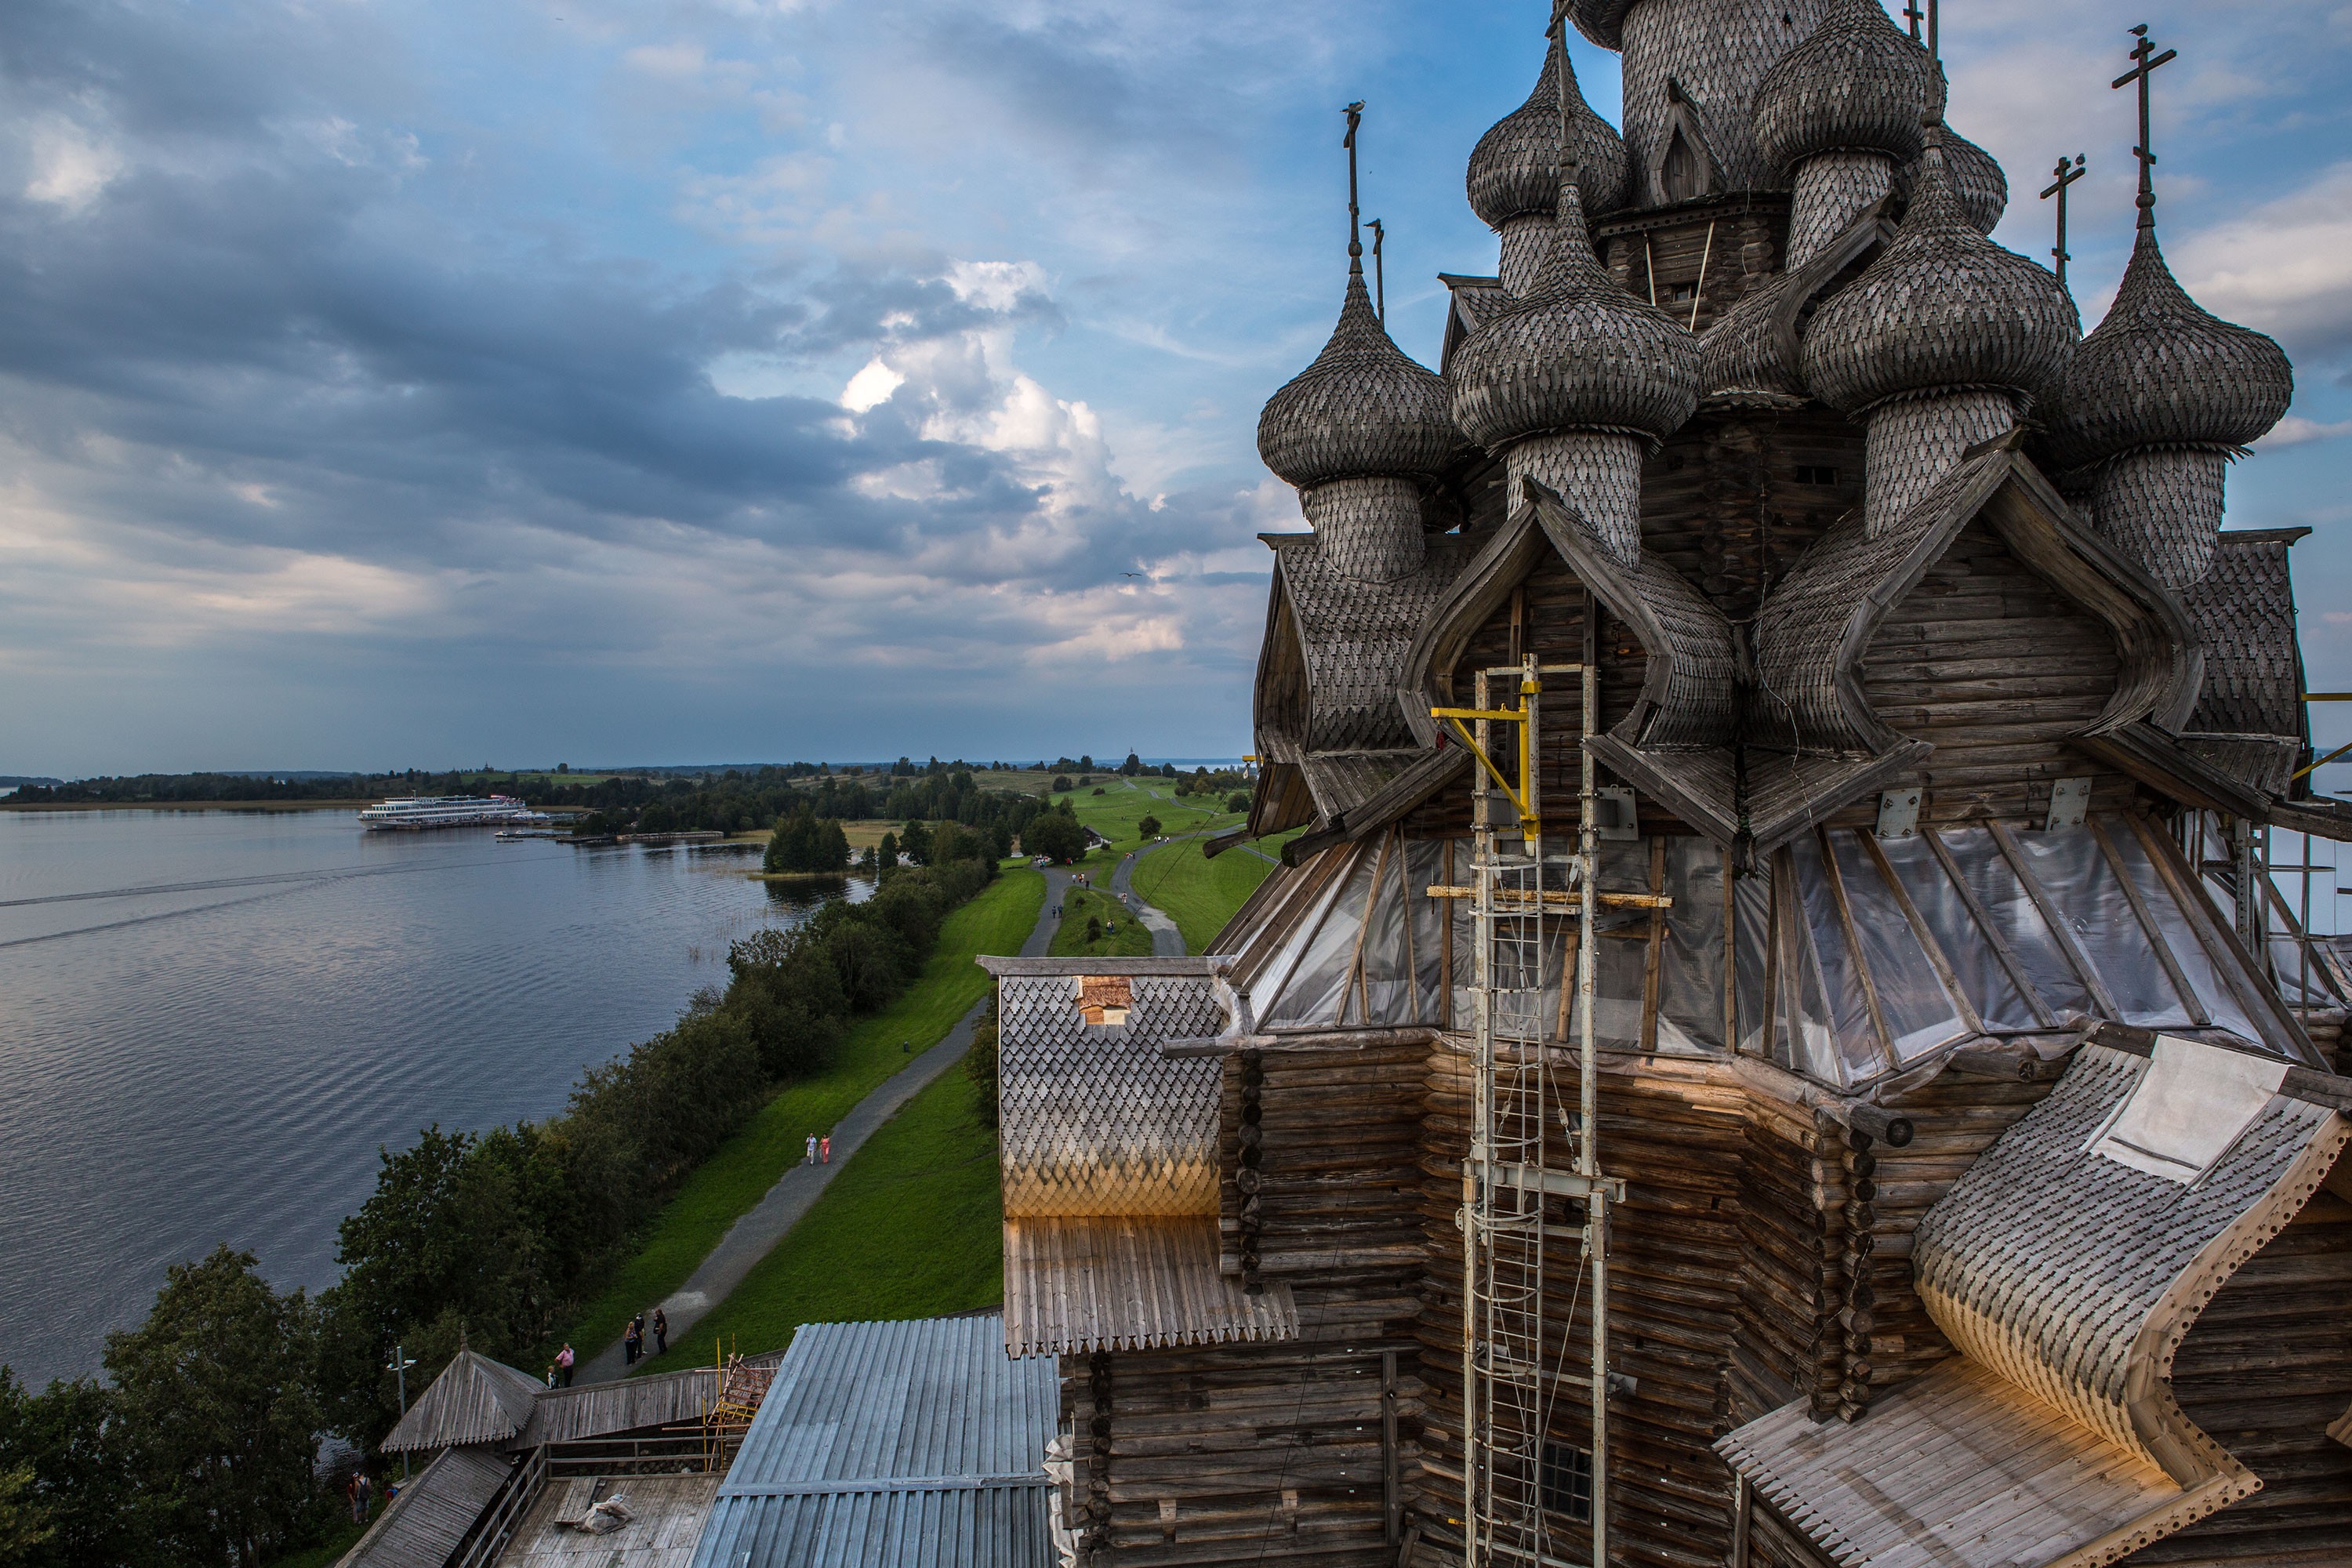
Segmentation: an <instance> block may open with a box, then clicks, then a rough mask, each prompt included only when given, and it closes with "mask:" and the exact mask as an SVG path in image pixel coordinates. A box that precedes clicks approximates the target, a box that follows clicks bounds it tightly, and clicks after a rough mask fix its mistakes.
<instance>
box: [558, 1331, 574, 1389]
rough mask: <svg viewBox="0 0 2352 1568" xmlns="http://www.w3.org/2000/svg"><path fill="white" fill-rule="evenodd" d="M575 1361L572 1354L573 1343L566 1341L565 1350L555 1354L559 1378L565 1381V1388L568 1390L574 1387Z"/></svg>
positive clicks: (564, 1343)
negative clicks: (573, 1367)
mask: <svg viewBox="0 0 2352 1568" xmlns="http://www.w3.org/2000/svg"><path fill="white" fill-rule="evenodd" d="M575 1359H576V1358H575V1357H574V1356H573V1355H572V1342H571V1341H570V1340H566V1341H564V1342H563V1348H562V1350H560V1351H557V1352H555V1372H556V1375H557V1376H559V1377H561V1378H562V1379H563V1386H564V1387H566V1388H569V1387H571V1386H572V1362H573V1361H574V1360H575Z"/></svg>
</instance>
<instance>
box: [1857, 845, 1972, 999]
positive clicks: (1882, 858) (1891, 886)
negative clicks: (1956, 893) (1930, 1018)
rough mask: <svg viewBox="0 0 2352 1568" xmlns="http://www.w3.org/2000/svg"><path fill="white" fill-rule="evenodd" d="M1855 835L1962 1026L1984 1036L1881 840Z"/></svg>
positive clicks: (1964, 992) (1950, 967)
mask: <svg viewBox="0 0 2352 1568" xmlns="http://www.w3.org/2000/svg"><path fill="white" fill-rule="evenodd" d="M1853 831H1854V833H1855V834H1856V835H1857V836H1859V837H1860V838H1861V839H1862V847H1863V848H1864V851H1866V852H1867V853H1868V854H1869V856H1870V863H1871V865H1872V866H1874V868H1877V871H1878V879H1879V880H1880V881H1882V882H1885V884H1886V888H1887V890H1888V891H1889V892H1891V893H1893V894H1894V895H1895V903H1896V904H1897V905H1899V906H1900V907H1901V908H1902V910H1903V918H1904V919H1905V920H1906V921H1910V922H1911V934H1912V935H1913V936H1915V937H1917V938H1918V939H1919V951H1920V952H1924V953H1926V954H1927V962H1928V963H1929V964H1931V965H1933V966H1934V968H1935V971H1936V978H1937V979H1938V980H1941V981H1942V982H1943V983H1944V989H1945V990H1947V991H1948V992H1950V993H1951V994H1952V1005H1954V1006H1956V1007H1958V1009H1959V1010H1960V1020H1961V1022H1963V1023H1965V1024H1967V1025H1968V1026H1969V1028H1970V1029H1971V1030H1973V1031H1974V1032H1976V1033H1977V1034H1979V1035H1981V1034H1983V1033H1984V1032H1985V1024H1984V1020H1983V1019H1982V1018H1980V1017H1979V1016H1977V1008H1976V1004H1975V1003H1973V1002H1971V1001H1969V994H1968V992H1967V991H1965V990H1963V989H1962V988H1961V986H1960V977H1959V974H1958V972H1957V971H1956V970H1954V969H1953V968H1952V961H1951V960H1950V959H1949V958H1948V957H1947V956H1945V953H1944V948H1943V944H1942V943H1941V942H1937V940H1936V933H1935V932H1934V931H1930V930H1929V929H1928V928H1927V921H1926V920H1924V919H1923V918H1921V916H1920V913H1919V907H1918V906H1917V905H1916V904H1915V903H1913V902H1912V901H1911V890H1910V889H1907V888H1906V887H1905V886H1904V885H1903V879H1902V878H1900V877H1898V876H1896V875H1895V866H1894V863H1893V862H1892V861H1890V860H1888V859H1887V858H1886V851H1885V850H1884V849H1881V848H1880V847H1878V836H1877V835H1876V834H1874V833H1873V832H1871V831H1870V829H1868V828H1866V827H1857V828H1855V829H1854V830H1853Z"/></svg>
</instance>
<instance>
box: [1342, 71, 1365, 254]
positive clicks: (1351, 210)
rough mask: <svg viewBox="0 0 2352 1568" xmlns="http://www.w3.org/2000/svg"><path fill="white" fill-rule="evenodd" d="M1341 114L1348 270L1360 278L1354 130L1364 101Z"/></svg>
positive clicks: (1359, 211) (1359, 210)
mask: <svg viewBox="0 0 2352 1568" xmlns="http://www.w3.org/2000/svg"><path fill="white" fill-rule="evenodd" d="M1342 112H1344V113H1345V114H1346V115H1347V116H1348V134H1347V135H1346V136H1345V137H1344V138H1342V139H1341V141H1340V142H1339V145H1340V146H1342V147H1345V148H1346V149H1347V150H1348V270H1349V272H1351V273H1353V274H1355V275H1356V276H1357V277H1359V278H1360V277H1362V276H1363V273H1364V237H1363V232H1362V229H1363V226H1362V223H1361V221H1360V216H1361V214H1362V211H1363V209H1362V208H1361V207H1360V206H1359V205H1357V202H1356V128H1357V127H1358V126H1360V125H1361V124H1363V122H1364V100H1362V99H1358V100H1356V101H1355V102H1353V103H1351V104H1349V105H1348V107H1347V109H1346V110H1343V111H1342Z"/></svg>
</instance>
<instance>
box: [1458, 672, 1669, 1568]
mask: <svg viewBox="0 0 2352 1568" xmlns="http://www.w3.org/2000/svg"><path fill="white" fill-rule="evenodd" d="M1546 676H1554V677H1573V678H1575V679H1576V681H1577V683H1578V685H1579V687H1580V691H1581V698H1582V701H1581V708H1580V731H1579V732H1580V734H1591V733H1592V732H1593V731H1595V729H1596V728H1597V727H1598V718H1599V715H1598V711H1597V710H1598V708H1599V705H1600V693H1599V688H1598V682H1597V672H1596V670H1595V668H1594V666H1593V664H1592V662H1591V657H1590V652H1589V650H1588V653H1587V658H1586V659H1585V661H1584V662H1582V663H1579V664H1555V665H1544V664H1538V662H1537V660H1536V658H1534V656H1532V655H1529V656H1528V658H1525V659H1524V660H1523V661H1522V662H1521V663H1519V664H1517V665H1505V666H1502V667H1499V668H1488V669H1481V670H1479V671H1478V672H1477V674H1476V678H1475V681H1476V684H1475V704H1476V705H1475V707H1472V708H1466V709H1465V708H1434V709H1433V710H1431V712H1432V716H1433V717H1434V718H1436V719H1438V720H1440V721H1443V722H1444V723H1446V724H1448V725H1449V726H1450V727H1451V728H1452V731H1453V732H1454V735H1455V736H1456V737H1457V738H1458V739H1459V740H1460V741H1461V742H1462V743H1463V744H1464V745H1465V746H1466V747H1468V749H1469V750H1470V752H1471V753H1472V755H1473V756H1474V757H1475V759H1476V761H1477V763H1478V766H1477V769H1476V771H1475V775H1474V777H1475V782H1474V786H1473V787H1474V792H1475V795H1474V808H1475V809H1474V816H1473V820H1472V846H1473V847H1472V858H1471V878H1472V881H1471V885H1470V887H1468V888H1467V889H1453V888H1449V889H1442V890H1443V891H1444V892H1445V893H1448V894H1454V895H1457V896H1458V895H1462V894H1466V895H1467V896H1468V898H1469V900H1470V909H1471V932H1472V973H1471V984H1470V1003H1471V1007H1470V1014H1471V1031H1472V1044H1473V1051H1474V1056H1475V1078H1474V1082H1475V1099H1474V1104H1473V1110H1472V1122H1471V1131H1470V1150H1469V1158H1468V1160H1467V1161H1466V1162H1465V1164H1464V1167H1463V1185H1462V1194H1463V1208H1462V1229H1463V1244H1464V1245H1463V1307H1464V1310H1463V1358H1462V1377H1463V1386H1462V1398H1463V1410H1464V1413H1465V1415H1464V1422H1465V1431H1464V1434H1463V1509H1464V1513H1463V1534H1464V1557H1465V1564H1466V1568H1488V1565H1489V1564H1500V1563H1529V1564H1535V1565H1537V1568H1555V1565H1557V1568H1574V1565H1573V1563H1572V1560H1571V1559H1570V1558H1568V1557H1565V1556H1563V1555H1562V1554H1561V1553H1562V1551H1563V1550H1564V1549H1565V1548H1563V1546H1562V1545H1561V1543H1559V1542H1556V1541H1555V1539H1554V1526H1553V1523H1552V1521H1551V1518H1550V1517H1549V1516H1552V1515H1558V1516H1561V1517H1563V1518H1564V1519H1565V1520H1567V1521H1569V1522H1570V1524H1571V1525H1572V1524H1575V1523H1589V1525H1590V1529H1591V1549H1590V1553H1589V1556H1588V1557H1587V1559H1586V1561H1587V1562H1589V1563H1593V1564H1596V1565H1598V1564H1605V1563H1607V1562H1608V1560H1609V1552H1608V1542H1609V1489H1608V1475H1609V1411H1608V1397H1609V1378H1608V1363H1609V1331H1608V1314H1607V1311H1606V1310H1605V1309H1606V1304H1607V1302H1608V1300H1609V1251H1608V1236H1609V1205H1610V1203H1611V1202H1612V1200H1613V1199H1615V1198H1618V1197H1622V1194H1623V1184H1622V1183H1621V1182H1617V1181H1614V1180H1612V1179H1610V1178H1607V1177H1604V1176H1603V1175H1602V1174H1601V1163H1600V1150H1599V1146H1598V1139H1597V1136H1596V1134H1597V1130H1598V1128H1599V1125H1600V1120H1599V1114H1598V1110H1599V1108H1598V1102H1597V1089H1596V1081H1597V1080H1596V1077H1595V1070H1594V1068H1595V1061H1594V1042H1593V1013H1592V998H1593V963H1594V951H1593V918H1594V912H1595V906H1596V904H1597V903H1598V902H1599V893H1598V889H1597V887H1596V881H1597V869H1598V868H1597V841H1598V837H1599V832H1600V813H1599V805H1600V796H1599V791H1598V787H1597V783H1596V780H1595V776H1594V766H1593V761H1592V757H1591V753H1589V752H1582V751H1581V748H1580V756H1581V761H1580V777H1579V785H1578V791H1577V802H1578V827H1577V840H1576V851H1575V853H1574V854H1573V855H1563V856H1558V857H1554V858H1550V859H1549V860H1548V859H1547V858H1546V857H1545V854H1544V841H1543V812H1542V788H1541V777H1540V774H1541V768H1540V759H1539V756H1538V710H1539V707H1540V702H1541V697H1542V689H1543V684H1542V683H1543V678H1544V677H1546ZM1497 679H1501V680H1505V681H1516V682H1517V698H1518V701H1517V706H1515V707H1512V708H1507V709H1506V708H1497V707H1496V706H1495V701H1494V683H1495V682H1496V680H1497ZM1496 726H1511V727H1513V735H1514V740H1515V742H1516V744H1515V745H1514V746H1513V747H1512V748H1511V751H1510V754H1509V758H1508V762H1509V766H1508V768H1506V766H1505V765H1504V764H1503V763H1498V762H1497V761H1496V755H1497V751H1496V743H1495V742H1496ZM1501 803H1507V805H1509V806H1510V807H1511V808H1513V809H1512V810H1511V811H1510V812H1509V813H1508V814H1507V816H1508V817H1509V818H1512V819H1515V820H1512V821H1507V822H1498V821H1497V820H1496V818H1497V816H1504V815H1506V814H1504V813H1502V812H1500V811H1499V810H1498V805H1499V804H1501ZM1506 827H1515V828H1516V832H1517V837H1516V838H1512V837H1507V836H1506V833H1505V831H1504V830H1505V828H1506ZM1512 845H1516V846H1517V847H1516V848H1512V847H1510V846H1512ZM1432 890H1433V891H1440V890H1441V889H1432ZM1614 901H1627V900H1612V902H1614ZM1643 901H1645V902H1646V901H1649V900H1643ZM1571 917H1572V918H1573V920H1574V921H1575V941H1574V945H1573V947H1572V948H1571V949H1570V952H1573V953H1574V955H1575V993H1574V995H1575V998H1576V1006H1575V1024H1576V1030H1577V1063H1578V1073H1577V1087H1578V1096H1579V1101H1578V1109H1577V1110H1576V1112H1575V1113H1574V1114H1573V1115H1572V1116H1571V1115H1570V1113H1569V1112H1568V1111H1567V1109H1566V1108H1565V1106H1562V1107H1560V1108H1559V1112H1560V1119H1561V1121H1562V1123H1563V1130H1564V1131H1566V1133H1567V1134H1568V1136H1569V1140H1570V1146H1571V1148H1572V1149H1573V1151H1574V1162H1573V1165H1572V1168H1570V1169H1569V1170H1565V1171H1560V1170H1554V1169H1552V1168H1551V1166H1550V1163H1549V1160H1548V1159H1547V1156H1546V1142H1547V1137H1548V1132H1549V1125H1548V1124H1549V1116H1550V1114H1551V1109H1552V1107H1553V1103H1554V1097H1553V1095H1552V1092H1551V1085H1550V1083H1549V1052H1548V1050H1547V1048H1546V1042H1547V1039H1548V1037H1549V1034H1550V1031H1548V1030H1547V1028H1546V1022H1547V1019H1546V1016H1545V1015H1546V1012H1547V1009H1546V1008H1545V1007H1544V1005H1543V1001H1542V998H1543V992H1544V989H1545V985H1544V970H1545V961H1546V960H1545V954H1546V946H1547V944H1546V937H1545V928H1546V924H1547V922H1548V921H1549V922H1550V923H1551V925H1552V926H1553V927H1554V929H1556V930H1557V929H1559V928H1561V927H1564V926H1565V924H1566V922H1567V921H1568V920H1569V919H1570V918H1571ZM1568 985H1569V977H1568V973H1567V965H1566V963H1563V964H1562V966H1561V973H1560V976H1559V986H1560V995H1561V998H1562V1001H1561V1005H1560V1008H1559V1024H1560V1026H1561V1027H1560V1030H1559V1032H1561V1033H1565V1026H1566V1024H1567V1022H1568V1016H1569V1008H1568V1005H1567V997H1568V994H1569V993H1568ZM1560 1207H1565V1208H1566V1209H1567V1210H1568V1214H1567V1215H1566V1216H1565V1217H1566V1218H1568V1219H1570V1220H1573V1219H1575V1218H1577V1217H1578V1216H1579V1215H1580V1218H1581V1223H1580V1224H1570V1223H1558V1222H1556V1221H1555V1218H1554V1215H1555V1213H1556V1211H1557V1210H1558V1209H1559V1208H1560ZM1555 1242H1557V1243H1559V1244H1560V1245H1561V1247H1562V1248H1563V1250H1564V1252H1565V1254H1566V1255H1565V1256H1563V1257H1561V1258H1559V1259H1558V1260H1557V1263H1558V1266H1559V1270H1560V1272H1559V1274H1558V1275H1557V1276H1554V1275H1552V1274H1551V1273H1550V1271H1551V1269H1552V1268H1553V1266H1554V1262H1555V1260H1554V1259H1553V1258H1551V1257H1550V1256H1549V1251H1550V1244H1552V1243H1555ZM1552 1278H1558V1279H1560V1280H1561V1281H1562V1282H1563V1283H1564V1284H1566V1285H1568V1287H1569V1289H1570V1305H1569V1309H1568V1311H1567V1312H1566V1313H1565V1314H1563V1315H1561V1316H1559V1318H1558V1319H1557V1320H1552V1319H1550V1318H1549V1314H1548V1312H1547V1302H1546V1291H1547V1287H1548V1286H1549V1283H1550V1280H1551V1279H1552ZM1588 1289H1589V1290H1590V1291H1591V1304H1590V1307H1589V1308H1588V1321H1590V1324H1591V1333H1590V1336H1589V1350H1590V1357H1589V1362H1588V1364H1587V1365H1586V1367H1585V1368H1584V1369H1583V1371H1582V1372H1581V1373H1577V1372H1571V1371H1570V1370H1569V1367H1568V1358H1569V1352H1570V1342H1571V1341H1572V1339H1573V1337H1574V1326H1575V1325H1574V1319H1575V1316H1576V1302H1577V1301H1578V1300H1580V1299H1581V1298H1582V1296H1583V1294H1584V1292H1585V1291H1586V1290H1588ZM1562 1390H1581V1391H1582V1392H1583V1393H1584V1394H1586V1396H1587V1397H1588V1398H1589V1399H1590V1401H1591V1447H1590V1448H1589V1449H1586V1450H1583V1451H1578V1450H1576V1449H1574V1448H1572V1447H1569V1446H1567V1445H1565V1444H1559V1443H1555V1442H1554V1441H1553V1440H1552V1438H1551V1437H1550V1435H1549V1434H1550V1426H1551V1415H1552V1411H1553V1408H1554V1405H1555V1401H1556V1398H1557V1397H1558V1395H1559V1394H1560V1392H1561V1391H1562Z"/></svg>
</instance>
